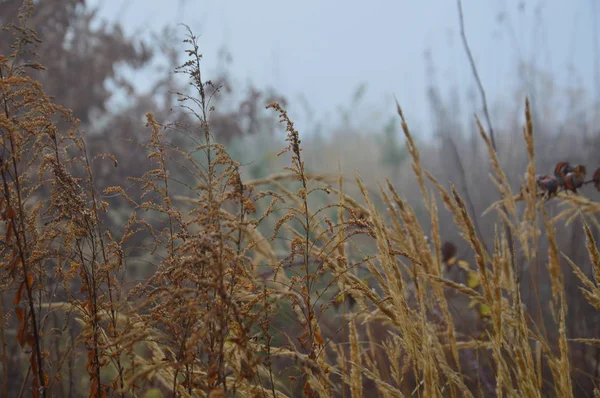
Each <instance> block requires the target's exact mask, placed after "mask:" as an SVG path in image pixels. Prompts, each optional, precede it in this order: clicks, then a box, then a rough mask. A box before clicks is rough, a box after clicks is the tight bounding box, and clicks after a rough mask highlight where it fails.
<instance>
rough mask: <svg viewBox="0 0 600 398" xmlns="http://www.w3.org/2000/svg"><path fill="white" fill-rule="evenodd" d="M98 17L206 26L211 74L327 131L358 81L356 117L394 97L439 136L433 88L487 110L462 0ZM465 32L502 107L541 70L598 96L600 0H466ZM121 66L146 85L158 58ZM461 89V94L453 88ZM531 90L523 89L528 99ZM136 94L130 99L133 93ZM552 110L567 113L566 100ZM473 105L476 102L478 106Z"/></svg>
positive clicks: (129, 29)
mask: <svg viewBox="0 0 600 398" xmlns="http://www.w3.org/2000/svg"><path fill="white" fill-rule="evenodd" d="M88 4H89V7H91V8H97V9H98V23H100V21H101V20H106V21H108V22H109V23H119V24H121V25H122V27H123V30H124V32H125V33H126V34H127V35H131V36H132V37H136V38H144V39H147V40H149V41H151V40H152V37H153V36H154V35H161V32H162V29H163V28H164V27H169V28H171V29H176V30H175V31H176V34H178V35H179V36H181V34H182V29H178V30H177V24H178V23H185V24H187V25H189V26H190V27H191V28H192V29H193V31H194V32H195V33H196V34H198V35H200V36H201V38H200V43H201V50H202V52H203V54H204V56H205V58H204V65H205V68H206V71H207V72H208V75H213V76H214V75H215V74H218V73H219V72H222V71H223V69H224V68H226V69H227V70H228V71H229V73H230V75H231V77H232V78H233V79H234V80H235V82H236V86H238V90H239V91H242V92H243V91H244V90H245V89H246V90H247V86H249V85H253V86H255V87H258V88H265V87H276V88H277V91H278V92H279V93H281V94H282V95H283V96H285V97H286V98H288V99H289V102H290V103H289V109H290V111H291V114H292V115H293V116H294V118H295V120H296V122H297V123H298V126H299V127H300V129H301V131H302V132H303V133H305V134H311V133H314V132H317V131H320V132H322V133H323V134H327V128H326V127H327V126H329V127H331V126H332V125H334V124H335V123H336V122H337V121H339V119H340V117H341V115H340V114H341V113H343V112H342V111H341V109H340V108H343V107H345V106H347V105H349V104H350V103H351V100H352V98H353V97H354V95H355V94H356V93H357V91H359V92H361V93H362V96H361V106H360V108H359V109H357V110H358V114H354V115H353V118H356V119H358V120H360V121H361V122H362V123H364V125H365V126H373V124H375V125H378V124H379V125H380V124H381V123H382V121H386V119H387V117H389V115H390V113H391V112H392V109H393V95H395V96H396V97H397V98H398V101H399V102H400V104H401V105H402V107H403V108H404V111H405V113H406V114H407V115H408V116H407V117H408V119H409V121H410V122H411V124H412V125H413V127H414V128H416V127H418V128H419V129H420V130H422V132H421V133H422V134H426V135H428V136H429V135H430V134H431V129H432V125H433V124H434V117H432V115H431V112H430V101H429V99H428V94H427V91H428V88H429V87H430V86H435V87H436V88H437V89H438V90H439V92H440V95H441V96H442V97H447V96H449V95H456V97H457V98H456V99H457V100H459V101H460V102H461V103H462V104H466V105H465V106H464V107H463V108H462V111H461V112H460V118H461V120H462V121H463V122H469V121H470V120H471V118H472V114H473V112H474V111H478V110H479V103H480V100H479V97H478V94H477V93H476V92H475V86H474V79H473V74H472V72H471V68H470V66H469V63H468V60H467V57H466V54H465V51H464V48H463V45H462V42H461V40H460V36H459V32H460V30H459V19H458V12H457V4H456V2H455V1H452V0H425V1H419V2H409V1H380V2H377V3H373V4H369V5H368V6H367V5H366V3H364V2H361V1H347V2H344V3H343V5H342V4H340V3H337V2H321V1H318V0H312V1H306V2H302V3H297V4H287V3H286V4H283V3H281V2H276V1H256V2H245V1H229V2H227V3H226V4H223V3H220V2H215V1H190V0H179V1H174V2H169V3H168V4H167V3H166V2H163V1H158V0H143V1H142V0H127V1H116V0H111V1H103V0H90V1H88ZM463 9H464V18H465V30H466V34H467V37H468V40H469V45H470V47H471V50H472V53H473V56H474V58H475V62H476V64H477V68H478V71H479V73H480V76H481V80H482V83H483V85H484V88H485V90H486V94H487V96H488V100H489V102H490V106H491V107H492V108H494V109H495V111H496V114H495V115H496V116H497V117H501V115H500V114H499V112H500V109H497V108H501V107H502V106H506V105H507V104H508V103H511V102H513V101H514V100H515V99H517V98H514V94H515V91H516V90H518V89H519V88H520V87H526V90H527V91H528V92H527V94H528V95H530V96H532V97H535V95H544V93H543V92H542V87H540V86H541V85H542V84H545V83H541V82H540V81H539V77H540V75H544V76H545V78H546V79H547V80H548V84H550V85H552V90H553V91H554V92H556V93H557V94H558V95H559V96H561V97H563V98H566V97H568V94H569V93H570V92H572V91H584V92H585V93H586V95H588V98H589V99H594V100H596V99H597V98H598V91H599V89H600V82H599V79H598V69H599V68H598V43H597V34H598V29H597V6H596V3H595V2H594V1H593V0H592V1H590V0H576V1H570V2H564V1H559V0H546V1H518V2H517V1H506V0H497V1H496V0H494V1H472V0H471V1H464V4H463ZM161 58H162V54H160V52H159V53H158V54H156V57H155V59H154V60H153V62H152V63H151V64H150V65H152V66H150V65H149V66H148V67H147V68H144V69H143V70H137V71H135V72H132V71H126V70H122V71H121V73H123V74H124V75H126V76H128V77H129V78H131V79H132V81H133V82H135V84H136V87H139V88H140V89H148V88H149V84H150V83H149V82H152V81H153V80H155V79H156V76H157V74H156V72H155V71H154V70H153V67H154V66H156V65H157V64H160V62H161ZM453 99H454V98H453ZM522 99H523V98H518V100H520V101H521V102H522ZM124 100H125V101H126V99H124ZM556 105H558V106H557V108H556V109H555V110H554V112H555V113H556V114H558V115H560V117H565V116H566V115H567V112H569V110H568V109H567V108H568V106H567V105H568V104H567V103H566V102H563V103H558V104H556ZM473 108H475V109H473Z"/></svg>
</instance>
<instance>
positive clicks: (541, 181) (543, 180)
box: [535, 175, 560, 196]
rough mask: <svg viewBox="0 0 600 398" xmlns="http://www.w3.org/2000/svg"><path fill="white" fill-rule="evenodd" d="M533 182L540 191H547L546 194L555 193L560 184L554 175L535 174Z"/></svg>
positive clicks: (551, 194)
mask: <svg viewBox="0 0 600 398" xmlns="http://www.w3.org/2000/svg"><path fill="white" fill-rule="evenodd" d="M535 182H536V183H537V186H538V188H539V189H540V190H542V192H547V193H548V196H553V195H556V193H557V192H558V187H559V186H560V180H559V179H558V178H557V177H555V176H549V175H543V176H541V175H537V176H536V177H535Z"/></svg>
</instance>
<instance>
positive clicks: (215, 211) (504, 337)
mask: <svg viewBox="0 0 600 398" xmlns="http://www.w3.org/2000/svg"><path fill="white" fill-rule="evenodd" d="M30 7H31V2H26V6H25V7H24V8H23V9H22V13H21V15H22V20H21V22H20V24H17V25H13V26H11V27H10V30H9V31H10V32H12V33H13V34H14V36H15V46H14V47H13V50H12V53H10V54H8V55H3V56H0V104H1V105H2V112H1V114H0V131H1V132H2V134H1V135H0V143H1V146H2V149H1V151H2V152H1V155H0V162H1V163H0V176H1V181H2V196H1V198H0V219H1V221H0V225H1V227H2V228H3V238H2V241H1V242H0V298H1V299H2V303H1V304H2V305H0V309H1V310H2V312H1V313H0V337H1V339H2V380H3V385H2V395H3V396H13V395H14V396H19V395H33V396H43V397H46V396H77V395H82V394H87V395H89V396H91V397H103V396H123V397H125V396H141V395H143V394H146V393H147V394H148V395H147V396H151V395H150V394H151V393H152V394H165V395H170V396H173V397H179V396H183V397H196V396H201V397H223V396H232V397H233V396H249V397H267V396H269V397H292V396H309V397H334V396H340V397H347V396H352V397H360V396H384V397H387V396H423V397H442V396H444V397H470V396H514V397H522V396H527V397H529V396H535V397H541V396H560V397H567V396H573V395H574V394H575V391H576V390H575V389H576V388H578V387H577V386H576V385H577V384H579V383H587V384H586V385H587V386H591V387H590V388H594V387H595V386H596V383H597V380H596V378H595V376H593V375H592V374H591V373H593V371H592V372H590V371H589V370H588V371H584V370H582V369H580V365H579V363H578V362H577V361H576V360H575V359H576V358H575V357H574V355H573V352H572V347H573V345H574V344H586V345H590V346H598V345H600V344H599V342H598V339H594V338H588V337H585V338H583V337H579V336H577V335H572V332H570V331H569V330H571V329H569V328H568V321H569V300H568V294H567V290H566V289H567V288H566V285H567V282H566V276H567V275H565V271H566V270H572V271H573V273H574V275H575V278H576V280H577V281H579V283H580V286H579V288H580V290H581V291H582V294H583V296H584V297H585V299H586V300H587V301H588V302H589V304H590V308H594V309H595V310H600V288H599V287H598V284H599V283H600V282H599V280H598V278H599V275H600V254H599V252H598V248H597V244H596V239H595V237H594V235H595V232H597V231H595V230H594V228H595V229H596V230H597V229H598V228H599V227H600V226H599V225H598V223H597V221H596V219H595V216H596V214H598V212H600V208H599V207H598V204H597V203H596V202H593V201H591V200H589V199H587V198H585V196H583V194H584V193H585V189H587V188H585V187H586V186H587V185H588V184H592V183H593V184H594V186H595V187H596V188H598V186H599V184H600V183H599V175H600V172H599V171H596V172H595V173H594V174H593V177H592V179H591V180H590V181H585V167H584V166H583V165H580V166H571V165H570V164H568V163H563V162H562V161H561V162H560V163H559V165H558V166H557V167H556V170H555V173H554V175H552V176H548V175H543V176H538V175H536V168H535V153H534V129H533V122H532V118H531V111H530V107H529V102H528V101H527V102H526V104H525V119H526V123H525V126H524V128H523V134H524V135H523V136H524V141H525V147H526V150H527V153H528V156H529V164H528V166H527V170H526V176H525V183H524V185H523V187H522V188H521V189H520V192H519V193H518V194H517V193H514V192H513V191H512V187H511V184H510V182H509V181H508V178H507V176H506V175H505V173H504V172H503V169H502V165H501V163H500V160H499V157H498V156H497V153H496V150H495V148H494V146H493V145H492V139H491V137H489V136H488V132H486V131H485V129H484V128H483V126H482V125H481V123H479V121H478V120H476V121H475V122H476V124H477V127H478V129H479V132H480V135H481V138H482V140H483V142H484V143H485V145H486V150H487V154H488V157H489V160H490V164H491V169H492V170H493V175H492V176H491V184H490V185H494V186H495V187H497V189H498V191H499V196H500V197H501V198H500V200H499V201H498V202H497V203H495V204H493V205H492V206H490V209H489V210H488V212H489V213H492V212H495V215H496V218H495V220H494V222H495V224H497V225H498V226H500V227H502V228H501V229H502V231H503V232H496V233H495V234H494V236H493V237H491V239H490V242H493V245H491V249H489V250H488V248H487V246H486V244H485V243H484V242H483V238H482V237H481V236H480V232H479V231H478V228H477V227H476V223H475V221H474V220H473V219H472V215H471V214H470V213H472V211H468V210H467V209H468V206H467V204H466V203H465V200H464V199H463V198H462V197H461V195H460V194H459V193H458V191H457V190H456V189H455V188H454V186H452V185H450V187H449V188H447V187H445V186H444V185H442V184H441V183H440V182H439V181H438V180H437V179H436V178H435V177H434V176H433V175H431V174H430V173H428V172H427V171H426V170H425V169H424V167H423V165H422V162H421V154H420V152H419V149H418V147H417V145H416V143H415V140H414V138H413V135H412V134H411V131H410V128H409V126H408V123H407V121H406V118H405V115H404V113H403V112H402V109H401V108H400V106H399V105H398V106H397V112H398V115H399V117H400V119H401V124H402V129H403V132H404V135H405V139H406V147H407V149H408V153H409V154H410V156H411V159H412V169H413V171H414V174H415V176H416V180H417V185H418V189H419V191H420V194H421V196H422V199H423V203H424V207H425V209H426V211H427V215H428V222H427V225H424V224H423V223H421V222H419V219H418V217H417V214H416V212H415V210H414V209H413V208H412V207H411V205H410V204H409V203H408V201H407V200H405V199H404V198H403V197H402V196H401V194H400V193H399V192H398V191H397V190H396V188H395V187H394V186H393V184H392V183H391V182H389V181H387V182H386V183H385V184H382V185H381V186H380V187H379V191H378V192H375V193H374V192H373V191H372V190H369V189H368V188H367V184H366V183H365V182H364V181H363V180H362V179H361V178H360V176H357V177H356V179H355V181H348V180H346V179H345V178H344V176H343V175H342V173H341V172H339V173H338V175H337V178H334V177H332V176H325V175H316V174H313V173H309V172H308V171H307V165H306V164H305V163H304V159H305V156H303V147H302V142H301V139H300V134H299V132H298V131H297V130H296V127H295V125H294V123H293V121H292V120H291V119H290V117H289V115H288V113H287V112H286V110H285V109H284V108H283V107H282V106H281V105H280V104H278V103H272V104H270V105H268V106H267V108H269V109H272V110H274V111H275V112H276V113H277V115H278V116H279V120H280V122H281V123H282V124H283V125H285V132H286V138H285V139H286V142H287V146H286V147H285V149H284V150H283V151H281V153H280V155H286V154H287V155H289V165H288V166H287V167H286V172H285V173H278V174H273V175H271V176H270V177H267V178H264V179H260V180H249V181H246V182H244V178H243V167H242V166H241V165H240V164H239V163H237V162H236V161H235V160H233V159H231V157H230V156H229V155H228V153H227V151H226V148H225V147H224V146H223V145H220V144H219V143H217V142H216V141H215V139H214V137H213V134H212V124H211V114H212V107H211V103H212V100H213V99H214V98H215V96H217V95H218V93H219V86H217V85H214V84H213V83H211V82H210V81H208V80H205V79H204V77H203V75H202V68H201V61H202V55H201V52H200V45H199V41H198V38H197V37H196V36H195V35H194V34H193V33H192V32H191V31H190V30H189V28H188V37H187V39H186V40H185V43H186V45H187V46H188V50H187V55H188V60H187V61H186V62H185V63H184V64H183V65H182V66H181V67H180V68H179V69H178V70H177V71H178V72H180V73H183V74H185V75H186V76H187V77H188V78H189V83H190V90H189V91H187V92H181V93H178V95H179V98H180V105H181V107H182V108H183V109H184V110H186V111H187V112H188V113H189V115H190V116H192V117H193V118H194V119H195V121H194V122H193V123H188V124H183V123H166V122H165V123H161V122H160V121H158V120H156V118H155V117H154V116H153V115H152V114H151V113H148V114H147V116H146V122H147V127H148V142H147V143H145V144H144V145H143V149H144V150H145V151H146V153H147V156H148V159H149V161H151V162H152V164H153V168H152V169H150V170H147V171H146V172H145V173H144V174H143V175H142V176H141V177H139V178H131V182H132V183H136V184H138V185H139V186H140V187H141V191H140V192H141V194H140V195H137V196H134V195H130V194H129V193H128V191H127V190H126V189H124V188H122V187H120V186H114V187H107V188H104V189H102V190H100V189H99V188H97V187H96V184H95V181H94V175H93V173H92V167H91V166H92V164H93V163H94V162H96V161H103V160H109V161H111V162H112V164H113V166H111V167H119V163H118V162H117V159H115V158H113V157H111V156H110V155H107V154H88V152H87V151H88V150H87V148H86V146H85V142H84V135H83V134H82V132H80V131H79V130H78V129H77V120H75V119H74V118H73V117H72V115H71V113H70V112H69V111H68V110H66V109H64V108H62V107H60V106H58V105H56V104H54V103H53V102H52V99H51V98H49V97H48V96H47V95H45V93H44V91H43V90H42V87H41V86H40V84H39V83H37V82H36V81H35V80H34V79H32V78H31V77H30V72H29V70H30V69H33V70H40V69H42V68H43V67H42V66H41V65H39V64H37V63H34V62H30V61H28V60H27V59H28V58H29V57H31V56H32V55H33V52H32V50H33V49H35V46H36V45H38V43H39V41H38V39H37V36H36V35H35V32H34V31H32V30H31V29H28V28H26V25H25V21H26V18H27V13H28V11H29V10H30ZM42 45H43V44H42ZM49 73H52V71H49ZM175 136H183V137H184V138H185V139H186V140H188V142H193V143H194V146H193V147H192V148H190V149H185V150H184V149H181V148H179V147H177V146H176V145H175V144H174V142H182V141H181V140H180V141H176V140H174V137H175ZM175 171H176V172H175ZM184 175H185V176H187V178H186V179H181V178H180V176H184ZM175 176H177V177H175ZM350 183H352V184H354V183H355V184H356V185H357V186H358V188H359V190H360V192H361V194H362V195H361V197H360V198H353V197H351V196H349V195H348V194H347V193H346V186H347V184H350ZM182 192H188V194H187V195H183V194H182ZM109 197H110V198H111V206H117V205H118V202H117V200H122V201H123V202H126V203H127V204H128V205H129V206H131V207H132V209H133V210H132V212H131V214H130V215H129V217H128V219H127V220H126V223H125V224H124V225H123V228H122V230H121V231H114V230H113V231H108V230H107V229H106V228H105V226H104V225H105V224H104V223H103V220H104V219H105V218H106V217H107V216H110V214H111V213H110V212H111V211H113V210H111V207H110V206H109V203H108V202H107V198H109ZM118 197H120V199H119V198H118ZM551 198H552V200H553V202H556V201H558V202H560V205H563V206H565V208H564V209H562V210H560V211H559V213H558V214H555V215H553V214H552V212H551V211H550V210H549V209H548V207H549V205H550V204H552V203H553V202H549V199H551ZM440 201H441V202H442V203H443V205H444V206H445V208H446V209H447V211H449V212H450V214H452V216H453V217H454V221H453V222H454V228H455V229H456V230H457V231H458V232H459V233H460V236H461V237H462V238H463V239H464V241H465V242H466V244H467V245H468V249H467V251H466V252H465V251H462V252H461V253H459V252H458V250H457V248H456V246H455V245H454V244H453V243H450V242H447V241H446V240H445V239H443V238H442V236H441V233H440V230H441V229H440V221H439V220H440V217H439V212H440V209H438V204H439V202H440ZM380 204H381V205H380ZM490 217H491V216H490ZM574 219H580V220H583V231H584V233H585V237H586V242H587V252H588V256H589V264H590V270H591V276H589V275H588V272H587V271H586V270H585V268H584V266H585V264H575V262H574V261H573V260H572V259H570V258H567V256H565V255H564V253H563V252H564V250H563V248H561V247H560V246H559V241H558V240H557V236H558V234H559V233H560V229H561V228H562V225H561V223H562V222H563V221H566V222H567V223H568V222H571V221H572V220H574ZM499 229H500V228H497V229H496V230H499ZM134 236H135V237H136V239H135V240H133V239H132V237H134ZM542 239H545V240H546V241H547V242H548V250H547V252H546V253H541V252H540V250H539V247H540V240H542ZM132 241H135V242H143V244H142V245H139V244H138V243H135V245H132V244H131V243H130V242H132ZM130 263H137V264H148V268H149V269H150V271H151V274H152V275H151V276H150V277H149V278H147V279H144V280H143V281H138V282H139V283H137V284H136V285H135V286H133V287H132V281H129V280H126V279H125V278H126V272H125V271H126V266H127V264H130ZM537 264H541V266H543V267H544V268H545V273H546V275H547V277H548V285H549V287H548V290H550V291H551V296H552V300H551V301H550V302H549V303H544V307H542V305H540V306H539V308H538V313H537V314H536V313H533V311H532V310H530V309H528V308H527V307H526V306H525V304H524V301H523V298H522V294H523V291H524V287H523V283H522V278H523V276H524V273H525V272H527V269H529V268H530V267H533V266H535V265H537ZM565 265H568V266H569V268H567V267H566V266H565ZM455 267H458V268H459V271H460V272H459V275H461V277H464V278H465V279H464V280H457V277H456V273H453V272H452V271H453V270H454V268H455ZM463 282H464V283H463ZM9 299H10V300H11V301H12V305H11V304H9V303H8V302H7V300H9ZM470 307H473V309H470ZM541 308H544V309H546V308H547V311H546V310H544V311H543V313H542V310H541ZM11 333H14V336H15V337H16V341H17V342H18V343H19V347H17V348H15V349H13V348H11V347H10V339H9V338H8V336H10V334H11ZM7 347H8V348H7ZM593 366H594V367H595V368H597V367H598V366H600V363H597V362H594V363H593ZM595 368H594V371H595ZM80 369H82V370H80ZM83 369H84V370H83ZM9 377H12V378H13V380H15V383H17V384H19V385H18V386H17V387H13V386H12V385H9V382H8V381H7V380H9Z"/></svg>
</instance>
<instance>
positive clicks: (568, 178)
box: [563, 164, 586, 192]
mask: <svg viewBox="0 0 600 398" xmlns="http://www.w3.org/2000/svg"><path fill="white" fill-rule="evenodd" d="M585 174H586V169H585V166H584V165H582V164H578V165H577V166H575V168H573V171H570V172H568V173H567V174H566V175H565V177H564V179H563V185H564V188H565V189H568V190H570V191H573V192H577V189H578V188H581V187H582V186H583V183H584V182H585Z"/></svg>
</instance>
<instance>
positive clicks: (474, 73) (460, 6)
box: [456, 0, 497, 152]
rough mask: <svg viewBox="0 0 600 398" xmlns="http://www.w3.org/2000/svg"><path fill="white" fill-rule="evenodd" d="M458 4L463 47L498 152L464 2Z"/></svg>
mask: <svg viewBox="0 0 600 398" xmlns="http://www.w3.org/2000/svg"><path fill="white" fill-rule="evenodd" d="M456 4H457V6H458V18H459V22H460V37H461V38H462V43H463V46H464V47H465V52H466V53H467V57H468V58H469V64H470V65H471V70H472V72H473V76H474V77H475V81H476V82H477V88H478V89H479V94H480V95H481V102H482V104H483V114H484V116H485V121H486V123H487V125H488V130H489V132H490V141H491V142H492V148H494V151H496V152H497V150H496V139H495V134H494V129H493V127H492V120H491V118H490V112H489V111H488V106H487V99H486V97H485V90H484V89H483V84H481V79H480V78H479V73H478V72H477V67H476V66H475V60H474V59H473V54H472V53H471V48H470V47H469V43H468V42H467V35H466V34H465V21H464V17H463V11H462V1H461V0H456Z"/></svg>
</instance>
